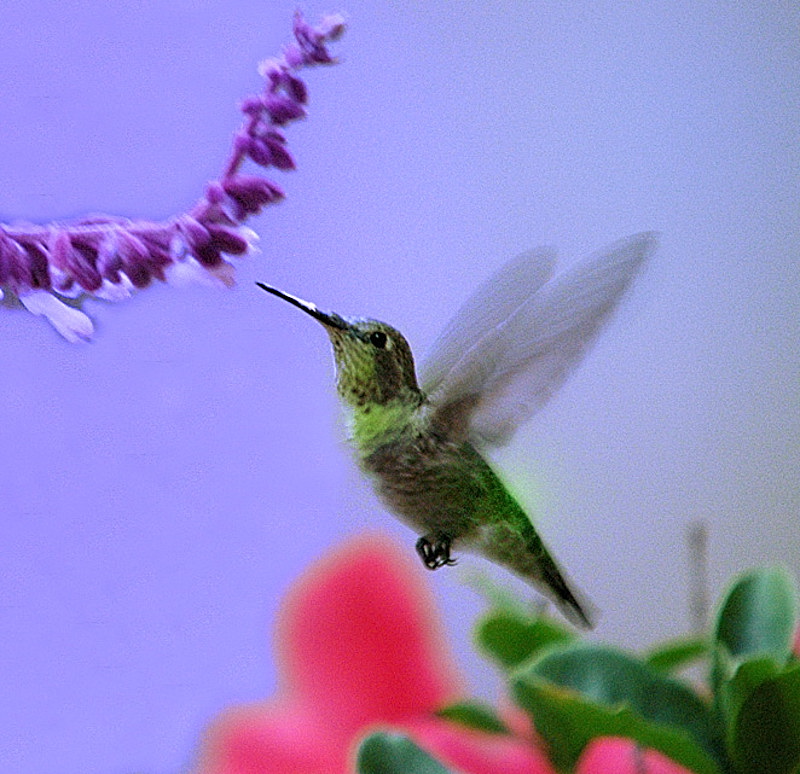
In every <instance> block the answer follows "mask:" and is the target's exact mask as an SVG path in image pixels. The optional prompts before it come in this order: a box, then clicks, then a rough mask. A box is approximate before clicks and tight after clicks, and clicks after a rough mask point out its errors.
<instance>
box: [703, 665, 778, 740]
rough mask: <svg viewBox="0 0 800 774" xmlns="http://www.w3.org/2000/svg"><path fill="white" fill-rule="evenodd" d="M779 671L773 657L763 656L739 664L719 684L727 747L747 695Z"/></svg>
mask: <svg viewBox="0 0 800 774" xmlns="http://www.w3.org/2000/svg"><path fill="white" fill-rule="evenodd" d="M780 671H781V668H780V665H779V664H778V663H777V662H776V661H775V659H773V658H770V657H769V656H765V657H762V658H755V659H751V660H750V661H745V662H744V663H742V664H739V666H738V668H736V669H735V670H733V671H732V674H731V675H730V677H729V678H728V679H726V680H725V681H724V682H723V683H722V684H721V686H720V694H719V697H718V701H719V708H720V709H721V710H722V713H723V715H724V718H725V725H726V727H727V731H728V743H729V749H730V745H731V744H732V735H733V730H734V729H735V727H736V719H737V717H738V715H739V710H740V709H741V707H742V704H743V703H744V702H745V700H746V699H747V697H748V696H750V694H751V693H752V692H753V691H754V690H755V689H756V688H757V687H758V686H759V685H760V684H761V683H762V682H764V680H768V679H770V678H771V677H775V675H777V674H778V673H779V672H780Z"/></svg>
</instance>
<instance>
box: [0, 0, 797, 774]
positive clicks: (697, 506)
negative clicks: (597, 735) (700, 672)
mask: <svg viewBox="0 0 800 774" xmlns="http://www.w3.org/2000/svg"><path fill="white" fill-rule="evenodd" d="M386 5H388V4H381V3H374V2H363V1H360V0H351V2H349V3H347V4H346V5H345V6H343V7H342V8H341V10H342V11H344V12H345V13H346V14H347V16H348V20H349V24H350V29H349V31H348V33H347V35H346V37H345V38H344V39H343V40H342V41H341V42H340V43H339V44H337V45H336V46H335V50H336V51H337V52H338V53H339V54H341V56H342V57H343V59H344V61H343V63H342V64H341V65H339V66H337V67H336V68H333V69H327V70H316V71H313V72H311V73H309V75H308V78H307V82H308V84H309V87H310V91H311V115H310V119H309V120H308V121H307V122H305V123H302V124H297V125H294V126H292V127H290V129H289V139H290V146H291V148H292V150H293V151H294V153H295V155H296V158H297V161H298V165H299V169H298V171H297V172H295V173H292V174H291V175H278V176H276V179H278V180H279V182H280V183H281V184H282V185H283V186H284V187H285V189H286V191H287V194H288V199H287V201H286V202H285V203H283V204H282V205H281V206H279V207H274V208H270V209H268V211H267V212H265V214H264V215H262V216H261V217H260V218H258V219H257V220H255V221H253V222H252V223H251V225H252V226H253V227H254V228H255V229H256V230H257V231H258V232H259V233H260V234H261V238H262V239H261V248H262V253H261V255H259V256H257V257H256V258H255V259H254V260H253V261H251V262H250V263H248V264H247V265H245V266H244V267H243V268H242V270H241V271H240V284H239V287H238V289H237V290H235V291H234V292H229V293H226V292H222V291H213V290H210V289H205V288H192V289H189V290H185V291H178V290H175V289H173V288H169V287H165V286H160V287H154V288H152V289H149V290H148V291H146V292H144V293H142V294H141V295H139V296H137V297H136V298H135V299H134V300H133V301H130V302H128V303H126V304H123V305H120V306H115V307H112V306H109V305H100V304H96V305H95V307H96V308H95V310H94V317H95V319H96V321H97V322H98V325H97V328H98V330H97V335H96V340H95V341H94V343H92V344H90V345H86V346H71V345H68V344H67V343H66V342H64V341H62V340H60V339H59V338H58V337H57V335H56V334H55V333H54V332H53V331H52V330H51V329H50V328H49V327H48V326H47V325H46V324H45V323H43V322H41V321H40V320H37V319H35V318H33V317H32V316H30V315H27V314H26V313H23V312H15V311H9V310H0V359H1V360H2V363H3V371H2V374H3V375H2V380H0V453H1V454H2V458H1V459H2V467H0V471H2V472H0V497H2V514H3V519H2V524H3V526H2V540H0V557H1V558H0V562H1V563H2V564H1V565H0V566H1V567H2V572H0V684H2V699H0V728H2V729H3V732H2V734H0V769H2V770H3V771H15V772H20V773H21V774H26V773H27V772H31V773H32V774H34V773H35V774H41V772H46V771H54V772H56V771H57V772H82V774H100V773H101V772H105V773H111V772H113V773H117V772H118V773H120V774H127V773H130V772H134V771H136V772H146V773H147V774H161V773H162V772H163V773H165V774H166V773H168V772H177V771H179V770H181V769H182V768H185V767H186V766H187V765H188V764H189V762H190V761H191V759H192V754H193V750H194V749H195V744H196V742H197V739H198V737H199V733H200V730H201V728H202V727H203V725H204V724H205V723H207V722H208V721H209V719H210V718H212V717H213V716H214V715H215V713H217V712H218V711H219V710H220V709H221V708H223V707H225V706H228V705H231V704H233V703H237V702H243V701H248V700H253V699H258V698H261V697H264V696H267V695H269V694H270V693H271V692H272V691H273V689H274V685H275V672H274V665H273V659H272V653H271V652H270V646H269V641H270V636H271V635H270V632H271V628H272V625H273V620H274V614H275V611H276V608H277V605H278V601H279V599H280V598H281V596H282V595H283V593H284V591H285V589H286V588H287V586H288V584H289V583H291V581H292V579H293V578H295V577H296V576H297V575H298V574H299V573H300V572H301V571H302V570H303V569H304V568H305V567H306V566H307V565H308V564H309V563H310V562H312V561H313V560H314V559H315V558H316V557H318V556H320V555H321V554H322V553H323V552H324V551H325V550H326V549H327V548H328V547H330V546H331V545H333V544H335V543H336V542H338V541H340V540H342V539H344V538H345V537H346V536H347V535H350V534H353V533H355V532H358V531H361V530H363V529H366V528H376V527H377V528H380V529H382V530H387V531H390V532H392V533H394V534H396V535H397V536H398V537H399V538H400V539H401V540H403V541H404V542H405V543H406V545H407V546H408V549H409V551H411V550H412V545H413V540H414V536H413V535H412V534H411V532H410V531H408V530H407V529H406V528H404V527H403V526H401V525H399V524H397V523H396V522H394V520H393V519H391V517H389V516H387V515H386V514H385V513H384V512H383V511H382V509H381V508H380V507H379V505H378V504H377V502H376V500H375V499H374V498H373V495H372V494H371V493H370V491H369V489H368V487H367V486H366V484H364V483H363V482H362V481H361V480H360V479H359V476H358V474H357V473H356V472H355V470H354V467H353V465H352V462H351V460H350V458H349V455H348V452H347V449H346V448H345V446H344V443H343V440H342V439H343V432H342V430H341V427H340V424H339V422H338V412H337V405H336V399H335V395H334V391H333V375H332V365H331V357H330V354H329V352H328V343H327V340H326V337H325V336H324V335H323V333H322V331H321V330H318V328H317V327H316V326H315V325H314V324H312V323H311V321H309V320H307V319H305V318H303V317H302V316H301V315H300V314H299V313H298V312H297V311H296V310H293V309H291V308H290V307H289V306H288V305H282V304H281V303H280V302H278V301H277V300H275V299H271V298H267V297H266V296H265V295H264V294H263V293H261V292H260V291H257V290H256V288H255V287H254V285H253V281H254V280H255V279H262V280H266V281H269V282H272V283H274V284H277V285H279V286H281V287H284V288H286V289H287V290H289V291H292V292H295V293H297V294H299V295H302V296H304V297H306V298H309V299H311V300H313V301H316V302H317V303H319V304H320V305H321V306H323V307H328V308H333V309H336V310H338V311H340V312H342V313H345V314H348V313H350V314H353V313H361V314H369V315H372V316H376V317H379V318H382V319H385V320H387V321H389V322H392V323H394V324H396V325H397V326H398V327H400V328H401V329H402V330H403V331H404V332H405V333H406V334H407V336H408V338H409V339H410V341H411V343H412V345H413V346H414V347H415V349H416V351H417V352H418V353H420V354H422V353H423V352H424V350H425V347H426V345H428V344H430V342H431V341H432V339H433V337H434V336H435V334H436V333H437V332H438V331H439V330H440V329H441V327H442V326H443V325H444V324H445V322H446V321H447V320H448V318H449V317H450V315H451V314H452V313H453V312H454V311H455V310H456V308H457V307H458V305H459V303H460V302H461V301H462V300H463V299H464V298H465V297H466V295H467V294H468V293H469V292H470V291H471V290H472V289H473V288H474V287H475V286H476V285H477V284H478V282H480V281H481V280H482V279H483V278H484V277H485V276H486V275H487V273H488V272H489V271H490V270H491V269H492V268H493V267H495V266H497V265H499V264H500V263H501V262H503V261H504V260H506V259H508V258H509V257H511V256H513V255H515V254H516V253H518V252H520V251H522V250H524V249H527V248H529V247H531V246H535V245H538V244H555V245H558V246H559V248H560V250H561V254H562V255H563V256H564V261H565V263H567V262H569V261H572V260H574V259H575V258H576V257H578V256H580V255H582V254H585V253H587V252H590V251H592V250H594V249H596V248H599V247H602V246H603V245H605V244H607V243H609V242H612V241H614V240H615V239H617V238H619V237H622V236H625V235H627V234H629V233H633V232H635V231H640V230H645V229H657V230H659V231H661V232H662V234H663V238H662V245H661V249H660V251H659V253H658V254H657V257H656V259H655V260H654V261H653V263H652V265H651V266H650V267H649V270H648V271H647V272H646V273H645V275H644V276H643V277H642V279H641V281H640V282H639V283H637V285H636V287H635V289H634V292H633V293H632V295H631V296H630V298H629V299H628V300H627V302H626V304H625V305H624V308H623V309H622V310H621V313H620V314H619V315H618V316H617V318H616V319H615V320H614V322H613V323H612V325H611V327H610V328H609V329H608V330H607V331H606V332H605V334H604V336H603V337H602V339H601V342H600V344H599V346H598V347H597V348H596V349H595V350H594V351H593V352H592V354H591V356H590V358H589V359H588V360H587V362H586V364H585V365H584V367H582V368H581V369H580V370H579V371H578V373H577V374H576V375H575V377H574V378H573V379H572V380H571V382H570V383H569V384H568V385H567V386H566V387H565V389H564V390H563V391H562V392H561V393H560V394H559V396H558V397H557V398H556V399H555V400H553V401H552V403H551V404H550V405H549V406H548V407H547V408H546V409H545V410H544V411H543V412H542V413H541V414H540V415H539V416H537V417H536V418H535V420H534V421H533V422H532V423H531V424H530V425H529V426H527V427H526V428H525V429H524V430H523V431H522V432H521V433H520V434H519V435H518V436H517V438H516V439H515V443H514V444H513V445H512V446H511V447H510V448H509V449H507V450H505V451H504V452H503V454H502V455H499V456H498V457H497V462H498V464H499V465H500V466H501V467H502V469H503V471H504V472H505V474H506V476H507V479H508V480H509V482H510V483H511V484H512V485H513V486H514V488H515V490H516V491H517V492H518V493H519V495H520V497H521V498H522V499H523V500H524V501H525V502H526V503H528V504H529V505H530V506H531V509H532V510H538V514H539V515H538V521H537V523H538V524H539V525H540V526H541V530H542V533H543V534H544V536H545V539H546V540H547V541H548V542H549V543H550V545H551V546H552V548H553V550H554V552H555V553H556V555H557V556H558V557H559V559H560V560H561V562H562V563H563V564H564V565H565V567H567V568H568V571H569V573H570V575H571V576H572V577H573V578H574V579H575V580H576V581H577V583H578V585H580V586H581V587H582V588H583V589H585V590H586V591H587V592H588V593H589V595H590V596H591V598H592V599H593V601H594V602H595V604H596V605H597V606H598V607H599V608H600V609H601V611H602V619H601V622H600V626H599V628H598V630H597V636H599V637H602V638H604V639H608V640H610V641H612V642H616V643H621V644H625V645H628V646H632V647H644V646H645V645H648V644H650V643H652V642H653V641H654V640H656V639H658V638H662V637H666V636H673V635H678V634H681V633H683V632H684V631H686V629H687V626H688V616H687V592H686V575H687V572H686V565H687V560H686V556H687V554H686V546H685V532H686V527H687V525H688V524H689V523H690V522H692V521H693V520H696V519H705V520H707V522H708V524H709V527H710V533H711V540H710V583H711V593H712V596H714V597H716V596H717V595H718V594H719V593H721V591H722V590H723V589H724V587H725V585H726V583H727V582H728V580H729V578H730V576H731V574H732V573H734V572H737V571H740V570H742V569H745V568H748V567H751V566H754V565H758V564H761V563H765V562H772V561H783V562H785V563H787V564H788V565H789V566H790V567H791V568H793V569H796V568H797V566H798V560H799V559H800V531H799V530H798V528H797V524H798V504H799V499H800V498H799V494H798V493H799V492H800V490H799V489H798V483H797V482H798V474H800V456H799V453H798V431H800V414H799V411H800V408H799V407H800V401H798V397H800V396H798V385H800V363H799V358H798V346H797V342H798V334H799V333H800V331H799V330H798V327H799V326H800V315H798V311H799V310H798V268H797V266H798V262H797V260H798V246H800V210H798V193H799V192H798V179H799V175H798V171H799V169H800V164H799V161H800V152H799V151H798V148H799V147H800V144H798V139H799V138H798V126H800V115H799V114H798V113H799V111H798V104H800V72H798V70H800V66H799V65H798V63H799V62H800V46H799V44H798V40H800V36H799V35H798V27H799V26H800V25H799V24H798V21H799V17H798V10H797V8H796V7H794V6H792V4H790V3H782V4H781V3H774V4H745V6H746V7H743V8H737V7H735V6H733V5H730V4H729V5H727V6H720V5H719V4H718V3H713V2H696V1H694V2H673V3H648V4H640V3H595V4H591V6H590V7H589V6H587V5H586V4H585V3H582V2H567V3H563V2H539V3H530V2H516V3H514V2H505V3H487V4H481V3H473V4H456V3H449V4H448V3H440V2H435V3H426V4H424V5H423V4H421V3H420V4H416V3H415V4H412V3H406V4H394V5H395V7H394V9H392V10H389V9H388V8H386V7H385V6H386ZM294 7H295V3H294V2H291V3H289V2H287V3H283V2H270V3H267V2H249V1H248V2H237V3H230V2H229V1H227V0H226V1H225V2H222V1H221V0H209V1H208V2H204V3H197V2H194V1H192V2H189V1H188V0H183V1H179V2H171V3H164V2H147V1H145V2H111V3H97V2H96V1H95V0H91V2H90V1H89V0H81V1H80V2H71V3H61V2H55V1H54V0H39V1H38V2H36V1H34V0H30V1H29V2H13V1H12V2H6V3H4V4H3V13H2V23H3V43H2V46H0V78H2V83H3V89H2V107H1V108H0V137H2V143H0V182H1V183H2V184H0V218H1V219H2V220H4V221H7V222H8V221H13V220H15V219H29V220H32V221H37V222H47V221H49V220H53V219H57V218H71V217H77V216H80V215H82V214H85V213H87V212H92V211H105V212H109V213H114V214H120V215H128V216H142V217H148V218H157V219H158V218H164V217H168V216H170V215H172V214H174V213H177V212H180V211H182V210H184V209H185V208H187V207H188V206H190V205H191V204H192V203H193V202H194V201H195V200H196V198H197V197H198V196H199V194H200V192H201V190H202V186H203V185H204V183H205V181H206V180H208V179H210V178H212V177H214V176H215V175H217V174H218V172H219V170H220V166H221V164H222V162H223V159H224V157H225V154H226V153H227V149H228V147H229V141H230V137H231V133H232V132H233V130H234V129H235V128H236V127H237V126H238V122H239V115H238V112H237V107H236V106H237V103H238V100H239V99H240V98H241V97H243V96H244V95H245V94H247V93H250V92H252V91H254V90H256V89H257V88H258V86H259V79H258V76H257V75H256V73H255V65H256V63H257V62H258V61H259V60H260V59H261V58H264V57H266V56H269V55H271V54H273V53H275V52H276V51H277V50H278V49H279V47H280V45H282V43H284V42H285V41H286V40H287V39H288V36H289V26H290V20H291V15H292V12H293V10H294ZM307 10H308V12H309V13H310V14H311V15H312V16H313V15H315V14H316V13H317V12H319V11H324V10H336V9H335V8H329V7H326V8H313V7H310V8H308V9H307ZM470 569H473V570H480V571H482V572H487V573H490V574H491V576H492V577H493V578H496V579H497V580H498V581H499V582H503V583H505V582H506V581H507V578H506V576H505V575H504V574H503V573H502V572H501V571H495V570H494V569H492V568H490V567H489V566H488V565H486V564H485V563H482V562H481V561H480V560H477V559H467V558H465V559H464V560H463V561H462V563H461V567H460V568H459V570H458V571H448V572H440V573H437V574H436V575H435V576H433V575H432V576H430V581H431V583H432V584H433V585H434V587H435V589H436V591H437V593H438V595H439V597H440V599H441V607H442V611H443V613H444V615H445V618H446V620H447V630H448V633H449V636H450V639H451V641H452V642H453V643H454V645H455V647H456V649H457V651H458V652H459V658H460V661H461V663H462V664H463V666H464V667H465V669H467V670H469V672H470V674H471V676H472V684H473V686H474V690H475V692H476V693H478V694H481V695H485V696H488V697H493V696H494V695H495V694H496V693H497V691H498V690H499V689H498V682H497V678H496V677H495V675H494V673H493V671H492V669H491V668H490V667H488V666H487V665H485V664H484V663H483V662H482V661H481V660H480V659H479V658H478V657H477V656H475V655H474V654H472V653H471V651H470V648H469V632H470V629H471V626H472V623H473V622H474V620H475V617H476V616H477V615H478V613H479V611H480V610H481V609H482V608H483V603H482V601H481V599H480V597H479V596H478V595H477V594H476V593H475V592H474V591H473V590H472V589H471V588H469V587H468V586H465V585H464V583H463V581H464V577H465V574H467V571H469V570H470ZM420 571H421V572H422V569H420ZM515 588H520V587H518V586H515Z"/></svg>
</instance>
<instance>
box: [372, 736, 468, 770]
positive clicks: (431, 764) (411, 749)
mask: <svg viewBox="0 0 800 774" xmlns="http://www.w3.org/2000/svg"><path fill="white" fill-rule="evenodd" d="M356 771H357V772H358V774H411V773H412V772H413V774H452V772H451V771H450V769H447V768H445V767H444V766H442V764H441V763H439V761H437V760H436V759H435V758H431V756H430V755H428V753H426V752H425V751H424V750H422V749H420V748H419V747H417V745H416V744H414V742H412V741H411V740H410V739H409V738H408V737H407V736H405V735H404V734H391V733H384V732H378V733H375V734H370V735H369V736H368V737H367V738H366V739H364V741H363V742H361V744H360V745H359V747H358V755H357V758H356Z"/></svg>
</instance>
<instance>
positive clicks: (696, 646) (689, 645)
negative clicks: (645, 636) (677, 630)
mask: <svg viewBox="0 0 800 774" xmlns="http://www.w3.org/2000/svg"><path fill="white" fill-rule="evenodd" d="M706 655H708V640H707V639H706V638H705V637H682V638H680V639H677V640H670V641H669V642H665V643H662V644H661V645H659V646H658V647H656V648H653V649H652V650H650V651H649V652H648V653H647V654H646V655H645V657H644V661H645V663H646V664H647V665H648V666H651V667H653V669H657V670H658V671H659V672H673V671H675V670H678V669H681V668H683V667H685V666H688V665H689V664H691V663H694V662H695V661H699V660H700V659H701V658H704V657H705V656H706Z"/></svg>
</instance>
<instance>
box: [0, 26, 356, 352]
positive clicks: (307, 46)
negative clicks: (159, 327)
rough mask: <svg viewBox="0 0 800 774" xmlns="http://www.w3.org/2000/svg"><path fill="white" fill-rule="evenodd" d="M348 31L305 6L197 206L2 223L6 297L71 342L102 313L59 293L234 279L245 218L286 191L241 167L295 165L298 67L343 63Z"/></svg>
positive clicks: (300, 111) (304, 94)
mask: <svg viewBox="0 0 800 774" xmlns="http://www.w3.org/2000/svg"><path fill="white" fill-rule="evenodd" d="M343 31H344V21H343V19H342V17H341V16H338V15H335V16H328V17H324V18H323V19H322V21H321V22H320V24H319V25H318V26H316V27H314V26H312V25H310V24H308V22H306V21H305V19H304V18H303V16H302V14H300V13H299V12H298V13H296V14H295V17H294V21H293V32H294V38H295V42H294V43H291V44H289V45H288V46H287V47H286V48H285V49H284V51H283V55H282V56H280V57H278V58H275V59H271V60H267V61H265V62H263V63H262V64H261V65H260V67H259V72H260V73H261V75H262V76H263V77H264V88H263V90H262V92H261V93H260V94H257V95H252V96H249V97H246V98H245V99H244V100H243V101H242V103H241V111H242V113H243V114H244V116H245V120H244V123H243V125H242V127H241V129H240V130H239V131H238V132H237V133H236V134H235V135H234V138H233V142H232V145H231V152H230V155H229V158H228V160H227V162H226V163H225V165H224V167H223V173H222V175H221V176H220V178H219V180H214V181H212V182H210V183H208V185H207V186H206V190H205V193H204V196H203V197H202V198H201V199H200V201H198V202H197V204H196V205H195V206H194V207H193V208H192V209H191V210H190V211H189V212H187V213H184V214H182V215H178V216H176V217H174V218H171V219H169V220H167V221H163V222H160V223H154V222H150V221H136V220H128V219H125V218H120V217H115V216H109V215H94V216H92V217H90V218H85V219H84V220H82V221H79V222H77V223H73V224H63V223H53V224H50V225H47V226H32V225H28V224H25V225H19V226H11V225H0V298H2V297H3V291H8V292H11V293H12V294H14V295H16V296H17V297H18V298H19V299H20V301H22V303H23V305H24V306H25V307H26V308H27V309H28V310H29V311H31V312H32V313H34V314H39V315H43V316H44V317H46V318H47V319H48V320H49V321H50V322H51V323H52V324H53V326H54V327H55V328H56V330H58V332H59V333H61V334H62V335H63V336H64V337H65V338H67V339H68V340H69V341H79V340H85V339H87V338H89V337H90V336H91V333H92V330H93V326H92V322H91V320H90V319H89V318H88V316H87V315H86V314H85V313H84V312H82V311H81V310H80V309H79V308H76V306H75V305H74V304H73V305H71V306H67V305H65V304H63V303H62V301H61V300H60V299H59V296H69V297H71V298H76V297H80V296H82V295H95V296H97V297H98V298H103V299H106V300H121V299H123V298H127V297H128V296H129V295H130V292H131V290H133V289H134V288H144V287H146V286H147V285H149V284H150V283H151V282H152V281H153V280H154V279H157V280H160V281H162V282H163V281H166V280H167V279H169V278H170V277H177V276H180V277H181V278H185V277H187V276H190V275H191V276H197V277H201V275H205V276H206V277H207V278H208V279H210V280H211V281H212V282H214V283H216V284H223V285H226V286H231V285H232V284H233V282H234V279H233V271H234V270H233V266H232V265H231V264H230V263H229V262H228V260H227V258H230V257H232V256H241V255H245V254H247V253H248V252H251V250H252V243H253V239H254V238H255V235H254V234H253V233H252V232H251V231H250V230H249V229H248V228H246V227H245V226H244V222H245V221H246V220H247V218H249V217H250V216H252V215H256V214H258V213H259V212H261V210H262V208H263V207H265V206H266V205H269V204H274V203H276V202H279V201H280V200H281V199H283V198H284V193H283V191H282V190H281V189H280V188H279V187H278V186H277V185H276V184H275V183H273V182H271V181H270V180H267V179H265V178H263V177H260V176H258V175H253V174H245V173H242V172H241V171H240V168H241V167H242V165H243V164H244V163H245V162H246V161H247V160H248V159H249V160H250V162H252V163H253V164H255V165H256V166H258V167H262V168H269V167H272V168H274V169H279V170H291V169H294V168H295V160H294V158H293V156H292V154H291V153H290V152H289V150H288V149H287V147H286V138H285V137H284V135H283V133H282V132H281V127H284V126H286V125H287V124H290V123H292V122H293V121H297V120H299V119H302V118H304V117H305V116H306V107H305V106H306V104H307V102H308V90H307V88H306V85H305V83H304V82H303V81H302V80H301V79H300V78H299V77H298V76H297V75H296V71H298V70H301V69H303V68H305V67H310V66H314V65H321V64H332V63H334V62H335V61H336V60H335V59H334V58H333V57H332V56H331V55H330V53H329V52H328V49H327V44H328V43H330V42H331V41H333V40H336V39H338V38H339V37H340V36H341V34H342V32H343ZM179 269H180V270H179ZM201 278H202V277H201Z"/></svg>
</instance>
